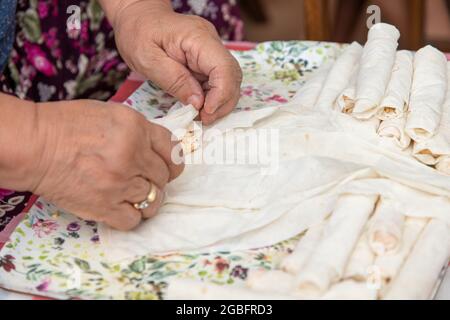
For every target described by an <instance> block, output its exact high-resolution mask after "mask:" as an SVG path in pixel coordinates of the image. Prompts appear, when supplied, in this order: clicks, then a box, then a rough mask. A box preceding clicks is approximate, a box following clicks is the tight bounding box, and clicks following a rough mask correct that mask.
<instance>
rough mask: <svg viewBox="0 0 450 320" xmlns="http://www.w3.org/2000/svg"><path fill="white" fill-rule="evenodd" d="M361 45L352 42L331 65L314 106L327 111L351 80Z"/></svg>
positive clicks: (358, 58)
mask: <svg viewBox="0 0 450 320" xmlns="http://www.w3.org/2000/svg"><path fill="white" fill-rule="evenodd" d="M361 52H362V46H361V45H360V44H359V43H357V42H353V43H352V44H351V45H350V46H348V47H347V48H346V49H345V50H344V52H343V53H342V54H341V56H340V57H339V58H338V59H337V60H336V62H335V63H334V64H333V66H332V67H331V70H330V72H329V73H328V76H327V78H326V80H325V83H324V85H323V87H322V90H321V92H320V95H319V98H318V99H317V103H316V108H318V109H320V110H322V111H329V110H331V109H332V108H333V107H334V103H335V102H336V99H337V98H338V96H339V95H340V94H341V93H342V91H344V89H345V88H346V87H347V85H348V83H349V82H350V80H351V77H352V74H353V68H354V66H355V65H357V64H358V62H359V60H360V58H361Z"/></svg>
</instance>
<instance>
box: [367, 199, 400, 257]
mask: <svg viewBox="0 0 450 320" xmlns="http://www.w3.org/2000/svg"><path fill="white" fill-rule="evenodd" d="M404 222H405V216H404V215H403V214H402V213H401V212H400V211H399V210H398V209H397V208H396V206H395V203H394V201H393V200H391V199H388V198H381V199H380V201H378V205H377V208H376V209H375V213H374V216H373V219H372V221H371V222H370V225H369V231H368V235H369V245H370V247H371V248H372V250H373V252H375V253H376V254H377V255H383V254H386V253H390V252H396V251H397V250H398V248H399V246H400V244H401V241H402V233H403V224H404Z"/></svg>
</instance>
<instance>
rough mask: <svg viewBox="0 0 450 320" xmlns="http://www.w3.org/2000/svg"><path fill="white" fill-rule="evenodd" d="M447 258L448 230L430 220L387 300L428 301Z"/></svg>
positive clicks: (444, 226)
mask: <svg viewBox="0 0 450 320" xmlns="http://www.w3.org/2000/svg"><path fill="white" fill-rule="evenodd" d="M449 256H450V228H449V226H448V225H447V223H446V222H443V221H440V220H437V219H432V220H431V221H430V222H429V223H428V224H427V226H426V227H425V229H424V230H423V232H422V234H421V235H420V237H419V240H417V243H416V244H415V246H414V248H413V249H412V251H411V254H410V255H409V257H408V258H407V260H406V261H405V264H404V265H403V267H402V268H401V269H400V272H399V274H398V275H397V276H396V277H395V278H394V280H393V281H392V284H391V286H390V287H389V288H388V291H387V294H386V296H385V297H384V298H385V299H387V300H392V299H405V300H410V299H411V300H422V299H430V298H431V297H430V296H431V294H432V291H433V289H434V287H435V286H436V282H437V280H438V278H439V274H440V273H441V270H442V268H443V267H444V266H445V264H446V263H448V258H449Z"/></svg>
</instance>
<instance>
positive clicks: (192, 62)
mask: <svg viewBox="0 0 450 320" xmlns="http://www.w3.org/2000/svg"><path fill="white" fill-rule="evenodd" d="M190 46H191V47H190V48H188V50H189V51H188V52H190V54H189V55H187V58H188V59H187V62H188V65H189V68H190V69H192V70H193V71H194V72H197V73H202V74H205V75H208V86H209V88H210V90H209V92H208V94H207V96H206V98H205V103H204V109H205V110H206V112H207V113H210V114H212V113H214V112H215V111H216V110H217V109H219V108H220V107H222V106H223V105H225V104H228V103H229V101H230V100H231V97H234V96H236V94H237V93H238V92H239V90H240V85H241V82H242V71H241V68H240V67H239V64H238V62H237V61H236V59H235V58H234V57H233V56H232V55H231V53H230V52H229V51H228V50H227V49H226V48H225V47H224V46H223V44H222V43H221V42H220V41H217V40H216V39H214V38H211V37H205V41H203V42H202V45H201V46H199V45H198V43H197V44H195V43H192V44H190Z"/></svg>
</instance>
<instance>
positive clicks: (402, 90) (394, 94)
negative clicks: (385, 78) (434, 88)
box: [377, 50, 414, 120]
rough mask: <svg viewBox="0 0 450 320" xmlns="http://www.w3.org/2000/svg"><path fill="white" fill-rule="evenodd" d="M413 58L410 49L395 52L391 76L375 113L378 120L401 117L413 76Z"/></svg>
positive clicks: (406, 104)
mask: <svg viewBox="0 0 450 320" xmlns="http://www.w3.org/2000/svg"><path fill="white" fill-rule="evenodd" d="M413 58H414V55H413V53H412V52H410V51H406V50H401V51H398V52H397V54H396V56H395V63H394V67H393V69H392V73H391V78H390V80H389V84H388V86H387V89H386V93H385V94H384V98H383V100H382V101H381V104H380V108H379V110H378V113H377V116H378V118H379V119H380V120H388V119H396V118H401V117H403V115H404V113H405V112H406V110H407V108H408V104H409V94H410V92H411V85H412V78H413V70H414V69H413Z"/></svg>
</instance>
